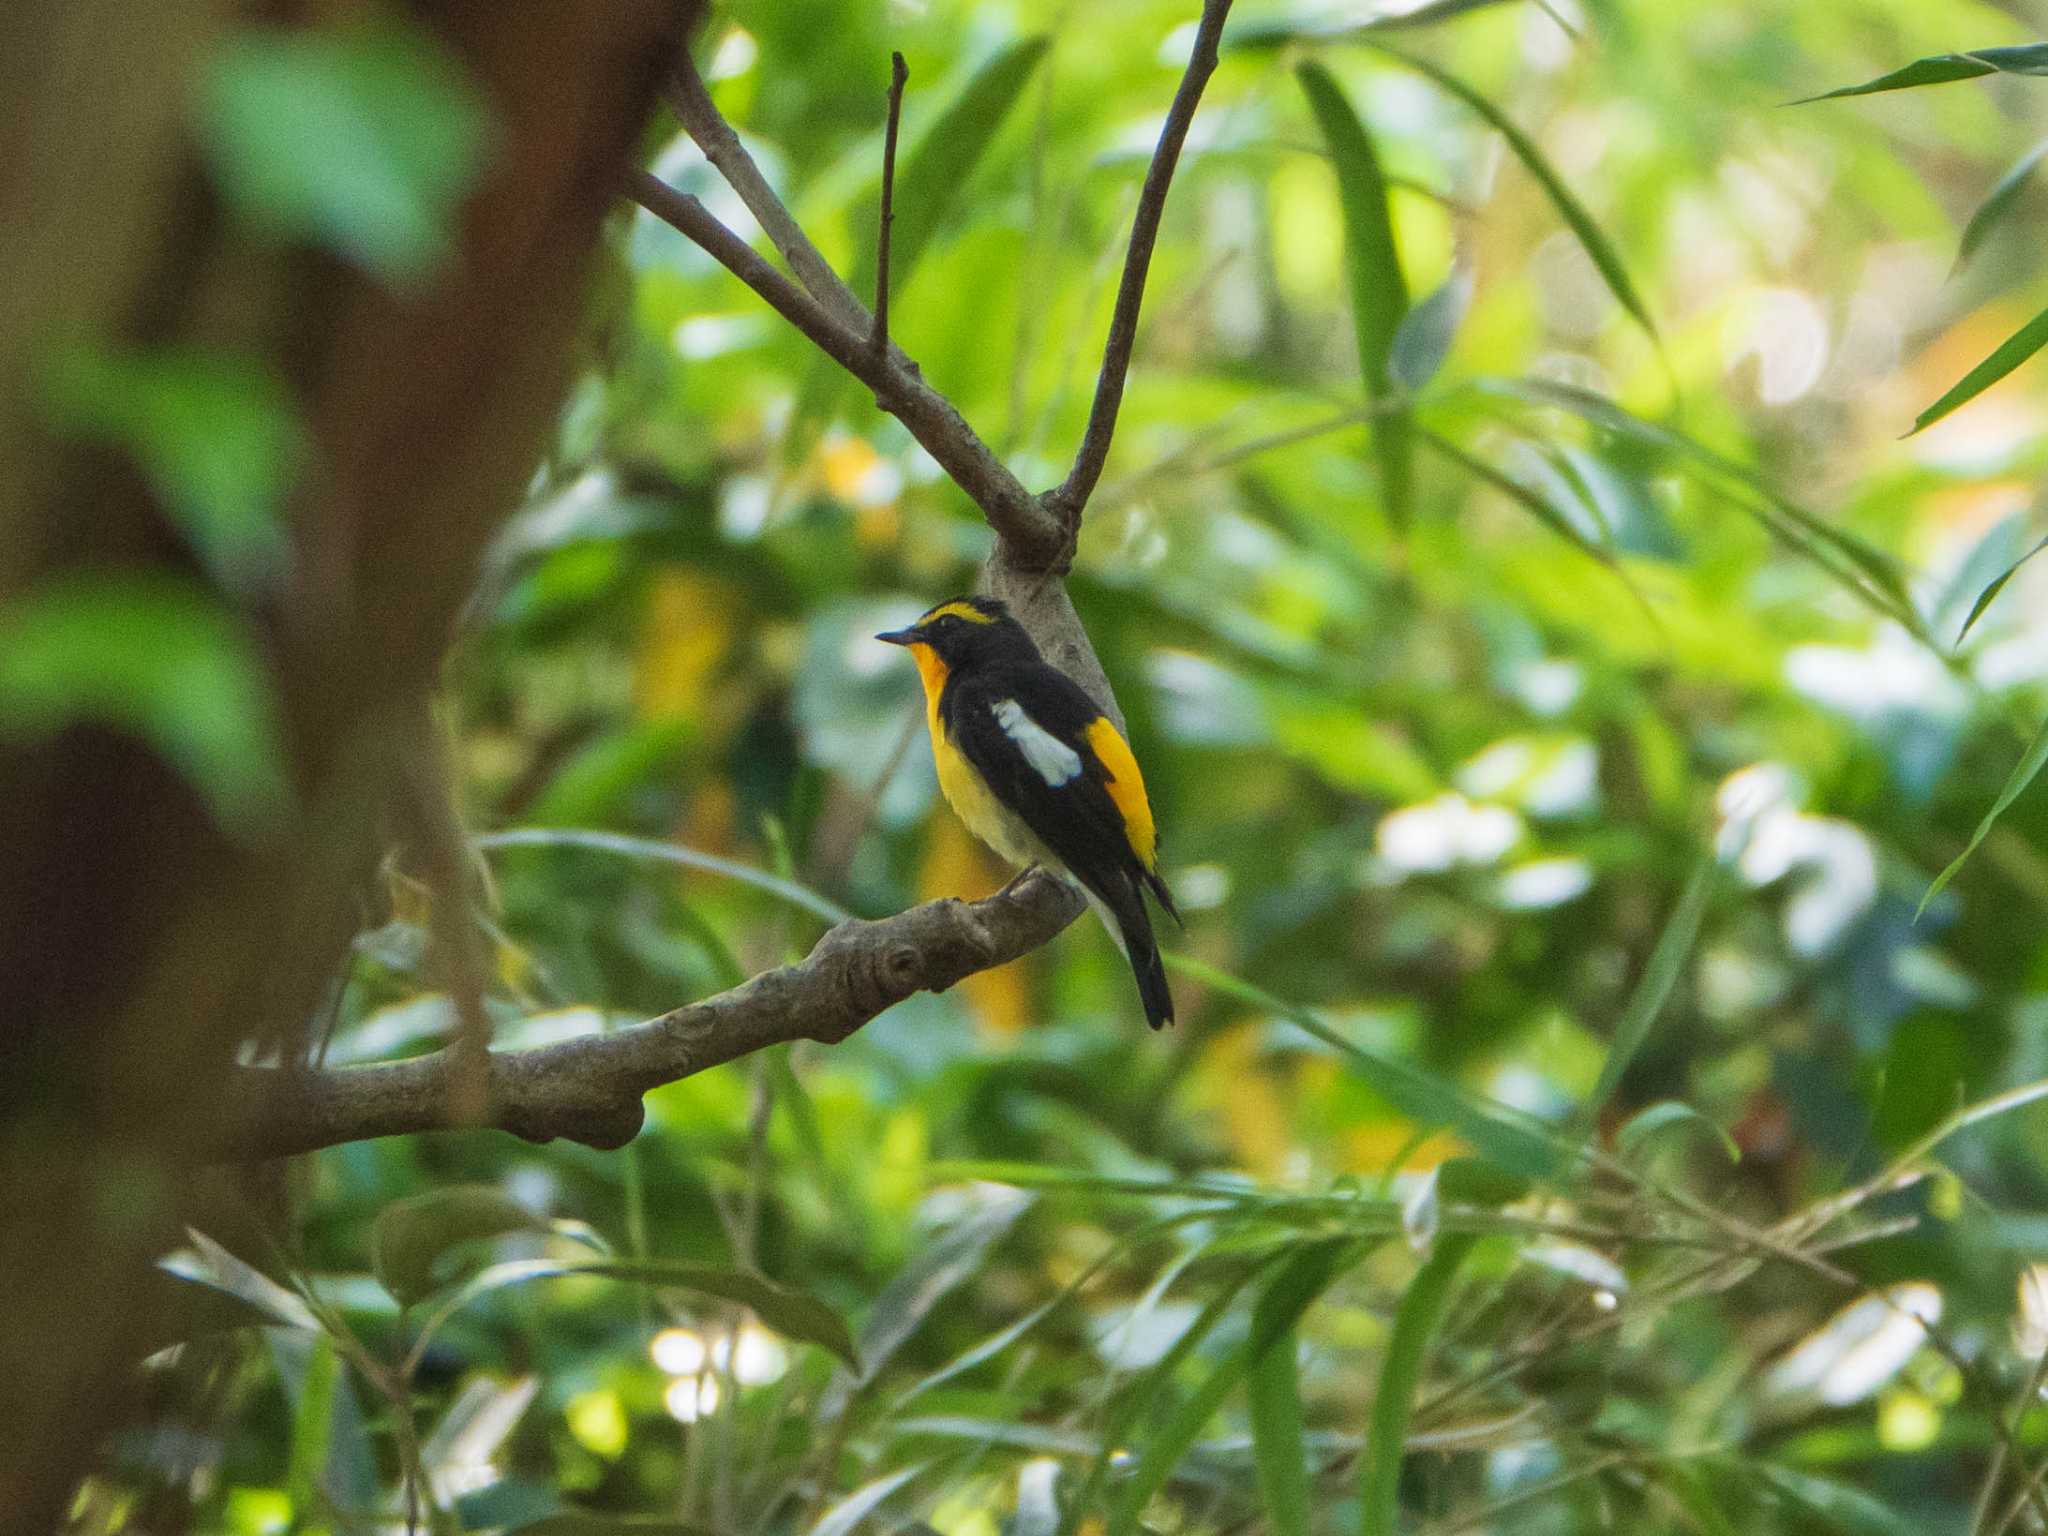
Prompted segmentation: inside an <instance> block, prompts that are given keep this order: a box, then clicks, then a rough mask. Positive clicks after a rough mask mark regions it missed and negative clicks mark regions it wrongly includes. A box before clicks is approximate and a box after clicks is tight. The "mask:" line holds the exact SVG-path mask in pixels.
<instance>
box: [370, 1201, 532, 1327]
mask: <svg viewBox="0 0 2048 1536" xmlns="http://www.w3.org/2000/svg"><path fill="white" fill-rule="evenodd" d="M546 1230H547V1223H546V1222H545V1221H543V1220H542V1219H541V1218H540V1217H538V1216H536V1215H534V1214H533V1212H531V1211H529V1210H528V1209H527V1208H526V1207H525V1206H523V1205H521V1204H520V1203H519V1202H518V1201H516V1200H514V1199H513V1198H512V1197H511V1196H510V1195H508V1194H506V1193H505V1192H504V1191H503V1190H501V1189H496V1188H494V1187H492V1186H491V1185H488V1184H459V1185H454V1186H451V1187H449V1188H446V1189H435V1190H429V1191H428V1192H427V1193H425V1194H423V1195H414V1196H413V1197H412V1198H411V1199H409V1200H400V1201H397V1202H396V1203H394V1204H392V1205H387V1206H386V1207H385V1208H384V1209H383V1210H382V1211H379V1212H378V1213H377V1220H376V1223H375V1225H374V1226H372V1227H371V1229H370V1270H371V1272H372V1273H373V1274H375V1275H376V1277H377V1283H378V1284H379V1285H381V1286H383V1287H384V1289H385V1290H387V1291H389V1292H390V1293H391V1295H392V1298H393V1299H394V1300H395V1301H397V1303H398V1304H399V1305H400V1306H401V1307H409V1306H411V1305H412V1304H413V1303H414V1302H417V1301H421V1300H424V1299H425V1298H426V1297H428V1296H430V1295H432V1294H433V1293H434V1292H435V1291H437V1290H439V1289H440V1288H441V1287H442V1286H444V1285H446V1284H448V1283H449V1281H448V1279H446V1278H445V1277H444V1278H437V1277H436V1269H435V1266H436V1265H437V1264H438V1263H439V1261H440V1260H441V1258H442V1256H443V1255H444V1254H446V1253H447V1252H448V1251H449V1250H450V1249H451V1248H454V1247H456V1246H457V1245H458V1244H461V1243H466V1242H472V1241H476V1240H478V1239H481V1238H487V1237H502V1236H504V1235H505V1234H506V1233H509V1232H545V1231H546Z"/></svg>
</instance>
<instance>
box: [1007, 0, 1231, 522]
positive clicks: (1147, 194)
mask: <svg viewBox="0 0 2048 1536" xmlns="http://www.w3.org/2000/svg"><path fill="white" fill-rule="evenodd" d="M1229 14H1230V0H1202V20H1201V24H1200V25H1199V26H1197V27H1196V29H1195V46H1194V49H1193V51H1192V52H1191V53H1189V55H1188V67H1187V69H1186V71H1185V72H1184V73H1183V74H1182V75H1181V77H1180V88H1179V89H1178V90H1176V91H1175V92H1174V93H1173V105H1172V106H1171V107H1169V108H1168V109H1167V112H1166V123H1165V125H1164V126H1163V127H1162V128H1161V129H1160V130H1159V142H1158V144H1157V145H1155V146H1154V147H1153V150H1152V163H1151V165H1149V166H1148V167H1146V170H1145V184H1144V187H1143V188H1142V189H1141V190H1140V192H1139V193H1138V211H1137V214H1136V216H1135V217H1133V219H1132V220H1131V244H1130V248H1129V250H1127V251H1126V252H1125V253H1124V275H1123V278H1122V280H1121V281H1120V282H1119V283H1118V284H1117V291H1116V307H1115V309H1114V310H1112V311H1111V312H1110V318H1109V339H1108V341H1107V342H1106V343H1105V344H1104V346H1103V349H1102V370H1101V372H1099V373H1098V374H1097V375H1096V376H1095V403H1094V404H1093V405H1092V406H1090V407H1089V410H1088V425H1087V427H1086V429H1085V430H1084V431H1083V432H1082V434H1081V447H1080V450H1079V451H1078V452H1077V453H1076V454H1075V455H1074V467H1073V469H1072V470H1071V471H1070V472H1069V473H1068V475H1067V478H1066V479H1065V480H1064V481H1062V482H1061V483H1060V484H1059V485H1058V486H1057V487H1056V488H1054V489H1053V490H1050V491H1048V492H1046V494H1045V496H1044V498H1043V500H1044V502H1045V505H1046V507H1047V508H1048V510H1050V511H1051V512H1052V513H1053V515H1054V516H1055V517H1057V518H1058V519H1059V520H1060V523H1061V524H1062V526H1063V527H1065V528H1066V529H1068V530H1069V537H1070V538H1071V536H1072V531H1073V530H1076V529H1078V528H1079V527H1080V524H1081V513H1082V512H1083V511H1084V510H1085V509H1086V507H1087V505H1088V498H1089V497H1090V496H1091V495H1093V494H1094V491H1095V483H1096V482H1097V481H1098V480H1100V479H1101V478H1102V466H1103V465H1104V463H1106V462H1107V461H1108V459H1109V445H1110V442H1111V440H1112V439H1113V438H1114V437H1115V436H1116V418H1117V412H1118V410H1119V409H1121V408H1122V406H1123V399H1124V378H1125V376H1126V375H1127V374H1129V373H1130V371H1131V349H1132V347H1133V346H1135V345H1136V343H1137V339H1138V311H1139V309H1140V307H1141V306H1142V305H1143V304H1144V302H1145V275H1146V273H1147V272H1149V271H1150V270H1151V266H1152V248H1153V247H1154V246H1155V245H1156V244H1157V243H1158V240H1159V220H1160V217H1161V215H1162V214H1163V213H1164V212H1165V210H1166V192H1167V189H1168V188H1169V187H1170V186H1171V185H1172V184H1173V172H1174V168H1175V167H1176V166H1177V165H1178V164H1179V163H1180V151H1181V146H1182V145H1183V144H1185V143H1186V142H1187V137H1188V127H1189V125H1190V124H1192V123H1193V122H1194V120H1195V108H1196V107H1197V106H1198V105H1200V103H1201V100H1202V91H1203V89H1204V88H1205V87H1206V86H1207V85H1208V83H1209V76H1210V75H1212V74H1214V73H1215V72H1216V53H1217V45H1218V44H1219V43H1220V41H1221V40H1222V37H1223V22H1224V18H1225V17H1227V16H1229Z"/></svg>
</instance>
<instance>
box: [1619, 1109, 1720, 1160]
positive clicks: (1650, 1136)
mask: <svg viewBox="0 0 2048 1536" xmlns="http://www.w3.org/2000/svg"><path fill="white" fill-rule="evenodd" d="M1674 1126H1687V1127H1691V1128H1695V1129H1698V1130H1703V1131H1705V1132H1707V1133H1708V1134H1709V1135H1711V1136H1712V1137H1714V1138H1715V1140H1716V1141H1717V1142H1718V1143H1719V1145H1720V1147H1721V1150H1722V1151H1724V1152H1726V1153H1727V1154H1728V1161H1729V1162H1731V1163H1739V1162H1741V1161H1742V1148H1741V1146H1740V1145H1738V1144H1737V1142H1736V1140H1735V1138H1734V1137H1733V1136H1730V1135H1729V1134H1728V1132H1727V1131H1726V1130H1724V1129H1723V1128H1722V1127H1721V1126H1720V1125H1718V1124H1716V1123H1715V1122H1714V1121H1712V1120H1709V1119H1708V1118H1707V1117H1706V1116H1705V1115H1703V1114H1701V1113H1700V1112H1699V1111H1698V1110H1696V1109H1694V1108H1693V1107H1692V1106H1691V1105H1690V1104H1681V1103H1680V1102H1679V1101H1678V1100H1676V1099H1663V1100H1660V1101H1659V1102H1657V1103H1655V1104H1652V1105H1651V1106H1650V1107H1649V1108H1648V1109H1645V1110H1641V1111H1639V1112H1638V1113H1636V1114H1633V1115H1631V1116H1629V1118H1628V1122H1627V1124H1625V1125H1623V1126H1622V1128H1621V1129H1620V1130H1618V1131H1616V1132H1615V1133H1614V1146H1615V1150H1616V1151H1618V1152H1619V1153H1621V1155H1622V1156H1623V1157H1634V1156H1636V1155H1637V1154H1638V1153H1640V1152H1641V1151H1642V1150H1643V1149H1644V1148H1645V1147H1647V1146H1648V1145H1649V1144H1650V1143H1651V1142H1652V1141H1655V1140H1656V1139H1657V1138H1658V1137H1659V1136H1661V1135H1663V1134H1664V1132H1665V1131H1667V1130H1670V1129H1672V1128H1673V1127H1674Z"/></svg>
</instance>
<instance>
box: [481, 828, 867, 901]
mask: <svg viewBox="0 0 2048 1536" xmlns="http://www.w3.org/2000/svg"><path fill="white" fill-rule="evenodd" d="M474 842H475V844H476V846H477V847H479V848H482V849H485V850H487V851H495V850H496V849H499V848H582V849H588V850H590V851H593V852H596V853H609V854H616V855H617V856H618V857H620V858H625V859H648V860H651V861H653V862H655V863H660V864H675V865H680V866H681V867H682V868H684V869H701V870H703V871H704V872H705V873H706V874H712V875H723V876H725V878H726V879H728V880H737V881H738V882H740V883H741V884H742V885H751V886H752V887H754V889H756V890H758V891H766V892H767V893H768V894H769V895H771V896H774V897H777V898H778V899H780V900H782V901H784V902H786V903H788V904H789V905H790V906H792V907H799V908H801V909H802V910H804V911H806V912H809V913H811V914H813V915H814V916H817V917H822V918H823V919H824V920H825V921H826V922H828V923H843V922H845V921H846V920H847V919H848V918H850V917H852V916H853V914H852V913H851V912H849V911H847V910H846V908H844V907H842V906H840V905H839V903H838V902H836V901H832V900H830V899H829V898H827V897H824V896H820V895H819V894H818V893H817V892H816V891H814V890H811V889H810V888H809V887H808V886H802V885H798V884H797V883H796V882H795V881H794V880H784V879H783V878H781V877H780V876H779V875H771V874H769V873H768V872H767V871H766V870H761V869H756V868H754V866H753V865H751V864H740V863H736V862H734V861H733V860H731V859H722V858H720V857H719V856H718V855H717V854H715V853H699V852H698V851H697V850H696V849H694V848H685V847H682V846H681V845H680V844H677V843H658V842H655V841H654V840H653V839H652V838H646V837H625V836H622V835H621V834H619V833H616V832H592V831H586V830H584V829H582V828H580V827H514V828H512V829H511V830H510V831H507V832H489V833H486V834H484V835H483V836H482V837H479V838H476V839H474Z"/></svg>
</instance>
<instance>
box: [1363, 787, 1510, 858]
mask: <svg viewBox="0 0 2048 1536" xmlns="http://www.w3.org/2000/svg"><path fill="white" fill-rule="evenodd" d="M1521 839H1522V818H1521V817H1519V816H1517V815H1516V814H1515V813H1514V812H1513V811H1511V810H1508V809H1507V808H1506V807H1505V806H1498V805H1474V804H1473V803H1472V802H1471V801H1470V800H1468V799H1466V798H1465V797H1464V796H1463V795H1461V794H1457V793H1455V792H1446V793H1444V794H1441V795H1438V796H1437V797H1436V798H1435V799H1433V800H1426V801H1424V802H1423V803H1422V804H1420V805H1410V806H1403V807H1402V808H1401V809H1400V810H1398V811H1393V812H1390V813H1389V814H1388V815H1386V816H1385V817H1383V818H1381V821H1380V824H1379V828H1378V830H1377V831H1376V832H1375V834H1374V837H1373V845H1374V847H1375V849H1376V850H1377V851H1378V853H1379V857H1380V860H1381V862H1382V863H1383V864H1385V865H1386V866H1387V867H1388V868H1390V869H1392V870H1395V871H1397V872H1399V873H1402V874H1436V873H1441V872H1442V871H1445V870H1449V869H1452V868H1455V867H1457V866H1459V865H1482V864H1492V863H1494V862H1495V861H1497V860H1498V859H1500V858H1501V857H1502V856H1503V855H1504V854H1506V853H1507V851H1508V850H1509V849H1511V848H1513V847H1514V846H1515V844H1516V843H1518V842H1520V841H1521Z"/></svg>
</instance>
